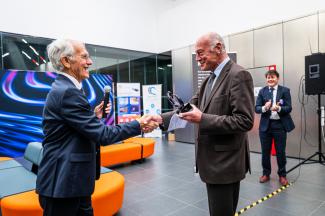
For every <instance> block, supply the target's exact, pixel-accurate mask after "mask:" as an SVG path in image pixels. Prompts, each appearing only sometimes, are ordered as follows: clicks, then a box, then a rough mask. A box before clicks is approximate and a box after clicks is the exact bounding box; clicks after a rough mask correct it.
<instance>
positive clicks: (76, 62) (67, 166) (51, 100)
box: [36, 39, 161, 216]
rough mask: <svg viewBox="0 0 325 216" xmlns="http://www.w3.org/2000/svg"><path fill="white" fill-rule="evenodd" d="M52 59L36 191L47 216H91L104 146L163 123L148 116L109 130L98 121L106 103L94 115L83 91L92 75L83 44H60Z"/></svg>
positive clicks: (52, 51) (54, 46)
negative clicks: (52, 75)
mask: <svg viewBox="0 0 325 216" xmlns="http://www.w3.org/2000/svg"><path fill="white" fill-rule="evenodd" d="M48 55H49V59H50V61H51V63H52V65H53V67H54V69H55V70H57V72H59V75H58V76H57V78H56V79H55V81H54V82H53V84H52V89H51V90H50V92H49V93H48V95H47V98H46V103H45V107H44V111H43V132H44V136H45V137H44V140H43V147H44V152H43V160H42V162H41V164H40V166H39V170H38V175H37V181H36V192H37V193H38V194H39V201H40V204H41V207H42V208H43V210H44V211H43V215H46V216H55V215H57V216H65V215H66V216H77V215H80V216H81V215H82V216H88V215H93V208H92V204H91V194H92V193H93V191H94V186H95V180H96V179H98V178H99V176H100V158H99V156H100V152H99V149H100V148H99V146H100V144H111V143H115V142H118V141H121V140H123V139H126V138H129V137H132V136H136V135H139V134H141V131H143V132H150V131H152V130H153V129H154V128H156V127H157V126H158V125H159V123H161V121H160V120H161V119H160V117H159V116H144V117H141V118H139V119H138V120H134V121H132V122H128V123H125V124H123V125H116V126H106V125H105V124H104V123H102V122H101V121H100V118H101V117H102V116H101V115H102V114H101V113H102V109H103V103H101V104H100V105H99V106H97V107H96V108H95V112H93V111H92V110H91V107H90V105H89V102H88V100H87V98H86V96H85V95H84V93H83V91H82V85H81V82H82V80H84V79H87V78H88V77H89V71H88V69H89V67H90V66H91V65H92V60H91V59H90V57H89V54H88V52H87V50H86V48H85V45H84V44H83V43H81V42H78V41H73V40H67V39H64V40H56V41H54V42H52V43H51V44H50V45H49V46H48ZM106 111H108V110H106ZM108 205H109V203H108Z"/></svg>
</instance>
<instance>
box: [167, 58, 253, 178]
mask: <svg viewBox="0 0 325 216" xmlns="http://www.w3.org/2000/svg"><path fill="white" fill-rule="evenodd" d="M207 81H208V80H207V79H206V80H205V81H204V82H203V83H202V87H201V88H200V89H199V91H198V92H197V93H196V94H195V95H194V96H193V97H192V99H191V101H190V102H191V103H192V104H194V105H196V106H197V107H198V108H199V109H200V110H201V111H202V112H203V114H202V119H201V122H200V124H199V125H198V138H197V145H198V146H197V155H196V164H197V167H198V170H199V174H200V177H201V179H202V181H204V182H206V183H210V184H228V183H234V182H238V181H240V180H241V179H243V178H244V177H245V174H246V172H247V171H248V170H249V169H250V162H249V144H248V137H247V131H249V130H250V129H251V128H252V127H253V124H254V91H253V80H252V77H251V75H250V73H249V72H247V71H245V70H244V69H243V68H242V67H241V66H239V65H237V64H236V63H234V62H232V61H231V60H230V61H229V62H228V63H227V64H226V65H225V66H224V68H223V70H222V71H221V73H220V75H219V77H218V79H217V80H216V83H215V84H214V86H213V89H212V91H211V94H210V96H209V98H208V99H207V102H206V103H205V104H203V101H202V100H203V96H204V90H205V87H206V85H207ZM171 115H172V113H166V114H163V120H164V125H169V120H170V117H171Z"/></svg>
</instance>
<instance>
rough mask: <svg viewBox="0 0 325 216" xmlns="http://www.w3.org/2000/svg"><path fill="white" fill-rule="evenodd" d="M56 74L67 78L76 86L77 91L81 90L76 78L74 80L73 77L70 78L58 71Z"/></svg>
mask: <svg viewBox="0 0 325 216" xmlns="http://www.w3.org/2000/svg"><path fill="white" fill-rule="evenodd" d="M58 74H61V75H63V76H65V77H67V78H68V79H69V80H70V81H71V82H72V83H73V84H74V85H75V86H76V88H77V89H79V90H81V88H82V84H81V83H80V82H78V80H77V79H76V78H74V77H73V76H71V75H69V74H67V73H65V72H61V71H59V72H58Z"/></svg>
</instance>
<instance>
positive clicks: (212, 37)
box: [208, 32, 226, 52]
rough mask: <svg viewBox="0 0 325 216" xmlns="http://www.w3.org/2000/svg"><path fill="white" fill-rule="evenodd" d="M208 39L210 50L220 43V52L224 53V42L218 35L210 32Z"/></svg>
mask: <svg viewBox="0 0 325 216" xmlns="http://www.w3.org/2000/svg"><path fill="white" fill-rule="evenodd" d="M208 39H209V41H210V46H211V49H213V48H214V47H215V46H216V45H217V43H220V44H221V46H222V52H224V51H226V46H225V42H224V41H223V38H222V37H221V36H220V35H219V34H217V33H215V32H211V33H209V34H208Z"/></svg>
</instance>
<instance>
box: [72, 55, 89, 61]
mask: <svg viewBox="0 0 325 216" xmlns="http://www.w3.org/2000/svg"><path fill="white" fill-rule="evenodd" d="M76 56H79V57H80V58H81V59H83V60H89V59H90V56H89V55H88V54H83V55H69V56H67V57H68V58H70V59H72V58H74V57H76Z"/></svg>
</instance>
